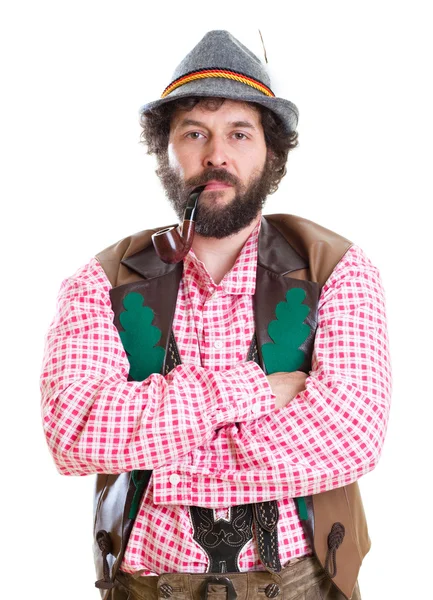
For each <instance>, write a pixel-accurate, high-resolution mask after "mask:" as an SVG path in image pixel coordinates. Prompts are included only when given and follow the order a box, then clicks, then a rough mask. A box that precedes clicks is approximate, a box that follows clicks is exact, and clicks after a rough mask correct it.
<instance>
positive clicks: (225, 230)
mask: <svg viewBox="0 0 433 600" xmlns="http://www.w3.org/2000/svg"><path fill="white" fill-rule="evenodd" d="M272 168H273V164H272V161H271V160H270V158H269V156H268V157H267V159H266V162H265V165H264V167H263V170H262V172H259V173H258V174H257V173H255V174H253V176H252V177H251V179H250V181H249V182H248V184H247V185H246V186H244V185H242V184H241V182H240V181H239V179H238V178H237V177H236V176H235V175H233V174H231V173H229V172H228V171H226V170H225V169H223V168H220V169H208V170H206V171H204V172H203V173H201V175H198V176H196V177H191V178H190V179H188V180H186V181H184V180H183V179H182V178H181V176H180V175H179V174H178V173H177V171H175V170H174V169H173V168H172V167H170V165H169V164H168V157H167V155H165V156H163V157H160V158H159V161H158V169H157V171H156V173H157V175H158V177H159V178H160V180H161V183H162V185H163V187H164V190H165V194H166V196H167V198H168V199H169V201H170V203H171V205H172V206H173V208H174V210H175V212H176V214H177V216H178V218H179V221H182V220H183V213H184V212H185V207H186V204H187V202H188V198H189V195H190V194H191V192H192V191H193V189H194V188H195V187H197V186H200V185H204V184H206V183H208V182H209V181H220V182H222V183H227V184H230V185H232V186H233V188H234V190H235V196H234V198H233V199H232V200H231V201H230V202H229V203H228V204H226V205H224V206H219V204H218V202H215V201H212V200H217V198H218V196H219V195H220V194H221V193H225V192H221V191H219V190H209V191H207V192H206V194H207V195H208V198H207V200H208V202H206V204H205V203H204V202H202V203H200V200H199V204H198V211H197V219H196V226H195V231H196V233H198V234H199V235H202V236H203V237H212V238H218V239H221V238H225V237H228V236H230V235H234V234H235V233H238V232H239V231H241V230H242V229H244V228H245V227H247V226H248V225H250V223H252V222H253V220H254V219H255V218H256V217H257V216H258V214H259V212H260V211H261V209H262V208H263V205H264V203H265V201H266V197H267V196H268V194H269V193H270V189H271V186H272V179H273V173H272Z"/></svg>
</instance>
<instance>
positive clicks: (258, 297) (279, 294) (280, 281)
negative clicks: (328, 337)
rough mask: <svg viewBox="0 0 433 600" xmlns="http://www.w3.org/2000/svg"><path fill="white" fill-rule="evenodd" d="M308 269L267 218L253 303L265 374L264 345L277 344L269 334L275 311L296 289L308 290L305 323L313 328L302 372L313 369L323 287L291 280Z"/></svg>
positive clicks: (302, 346) (308, 340) (304, 350)
mask: <svg viewBox="0 0 433 600" xmlns="http://www.w3.org/2000/svg"><path fill="white" fill-rule="evenodd" d="M308 267H309V265H308V261H307V260H306V259H304V258H303V257H301V256H300V255H299V254H298V253H297V252H296V251H295V250H294V249H293V248H292V247H291V246H290V245H289V244H288V242H287V241H286V240H285V239H284V237H283V236H282V235H281V234H280V233H279V231H278V230H277V229H276V228H275V227H274V226H273V225H271V224H270V223H269V222H268V221H267V220H266V218H263V219H262V223H261V228H260V235H259V248H258V264H257V277H256V291H255V294H254V300H253V301H254V318H255V325H256V335H257V346H258V352H259V358H260V364H261V366H262V368H263V370H264V371H265V373H268V371H267V370H266V365H265V364H264V360H263V354H262V347H263V345H264V344H269V343H273V340H272V339H271V337H270V335H269V324H270V323H271V321H275V319H276V318H277V317H276V314H275V310H276V307H277V305H278V303H279V302H284V301H285V300H286V294H287V292H288V291H289V290H293V289H295V288H298V289H302V290H304V291H305V293H306V297H305V300H304V302H303V304H305V305H307V306H308V307H309V309H310V310H309V313H308V316H307V318H306V320H305V323H306V324H307V325H308V326H309V328H310V333H309V335H308V337H307V339H306V340H305V342H303V344H302V345H301V346H300V350H302V351H303V352H304V354H305V359H304V362H303V363H302V365H301V366H300V367H299V369H300V370H303V371H308V370H309V369H310V367H311V354H312V351H313V343H314V333H315V330H316V327H317V303H318V299H319V293H320V287H319V284H318V283H316V282H314V281H307V280H304V279H295V278H293V277H290V274H291V273H294V272H295V271H301V270H306V269H308Z"/></svg>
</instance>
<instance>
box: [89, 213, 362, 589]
mask: <svg viewBox="0 0 433 600" xmlns="http://www.w3.org/2000/svg"><path fill="white" fill-rule="evenodd" d="M159 229H161V228H157V229H154V230H147V231H142V232H140V233H138V234H135V235H133V236H131V237H128V238H125V239H124V240H121V241H120V242H118V243H117V244H114V245H113V246H110V247H109V248H107V249H106V250H104V251H103V252H101V253H100V254H98V255H97V259H98V260H99V262H100V264H101V266H102V267H103V269H104V271H105V273H106V275H107V277H108V279H109V280H110V282H111V284H112V286H113V288H112V290H111V294H110V295H111V300H112V304H113V309H114V312H115V323H116V325H117V326H119V323H118V322H116V321H117V319H118V313H119V304H120V303H121V301H122V299H123V298H124V297H125V295H126V293H129V292H131V291H139V292H140V293H143V295H144V296H145V297H146V299H147V303H148V304H149V305H150V306H157V307H158V310H157V311H156V312H155V321H156V323H155V324H156V325H157V326H158V328H159V329H160V330H161V332H162V337H161V340H160V341H159V345H160V346H162V347H163V348H165V352H166V356H167V351H168V348H169V344H170V332H171V323H172V320H173V315H174V310H175V306H176V299H177V291H178V286H179V282H180V279H181V276H182V263H179V264H177V265H167V264H164V263H162V262H161V261H160V260H159V258H158V257H157V256H156V254H155V252H154V250H153V247H152V244H151V236H152V234H153V233H154V232H155V231H158V230H159ZM350 246H351V243H350V242H349V241H348V240H346V239H344V238H342V237H340V236H339V235H337V234H335V233H333V232H331V231H329V230H328V229H325V228H323V227H321V226H319V225H316V224H315V223H312V222H311V221H308V220H306V219H302V218H300V217H295V216H292V215H267V216H266V217H264V219H263V220H262V226H261V230H260V236H259V253H258V266H257V285H256V293H255V296H254V313H255V323H256V335H257V341H258V347H259V348H261V346H262V344H263V343H267V342H269V341H270V338H269V335H268V332H267V327H268V324H269V322H270V321H271V320H272V319H274V318H275V316H274V309H275V306H276V304H277V302H278V301H279V300H281V299H282V298H284V296H285V293H286V291H287V290H288V289H290V288H292V287H294V286H299V285H301V286H302V287H303V288H304V290H305V291H306V293H307V297H308V296H311V298H312V300H311V303H314V302H316V304H317V298H318V294H319V293H320V289H321V287H322V286H323V285H324V283H325V282H326V280H327V279H328V277H329V276H330V274H331V273H332V271H333V269H334V267H335V266H336V264H337V263H338V262H339V260H340V259H341V258H342V256H343V255H344V254H345V253H346V251H347V250H348V248H349V247H350ZM314 299H315V300H314ZM313 342H314V334H313V335H312V336H311V337H310V338H309V339H307V341H306V346H307V348H306V352H307V353H308V352H309V353H310V354H311V350H312V345H313ZM162 372H163V373H165V372H166V364H165V360H164V365H163V370H162ZM130 483H131V473H121V474H118V475H110V474H108V475H98V476H97V481H96V491H95V506H94V508H95V518H94V533H95V536H96V534H97V532H100V531H101V530H103V531H107V532H108V533H109V535H110V538H111V544H112V545H111V547H110V549H109V550H110V551H109V553H108V554H107V550H106V551H105V555H106V564H105V573H104V569H103V561H102V555H101V545H100V544H99V545H98V543H97V542H96V539H95V543H94V556H95V565H96V571H97V575H98V578H103V577H104V576H105V578H106V579H107V578H108V577H107V571H108V569H107V567H108V568H109V571H110V572H109V578H110V579H111V580H112V579H114V575H115V573H116V571H117V569H118V568H119V566H120V563H121V561H122V558H123V553H124V551H125V548H126V544H127V542H128V538H129V534H130V532H131V529H132V525H133V520H131V519H129V518H128V514H129V509H130V506H131V502H132V496H133V493H134V486H133V485H130ZM305 500H306V507H307V512H308V520H304V521H303V525H304V527H305V530H306V533H307V536H308V539H309V541H310V543H311V545H312V548H313V550H314V553H315V554H316V556H317V558H318V560H319V561H320V563H321V565H322V566H325V561H326V556H327V553H328V549H329V548H328V536H329V534H330V532H331V529H332V527H333V525H334V524H336V523H341V524H343V526H344V528H345V535H344V538H343V541H342V543H341V545H340V546H339V548H338V550H337V562H338V569H337V572H336V574H335V576H334V577H333V578H332V581H333V583H334V584H335V585H336V586H337V587H338V588H339V590H340V591H341V592H342V593H343V594H344V595H345V596H346V597H347V598H351V596H352V593H353V589H354V586H355V583H356V580H357V578H358V572H359V569H360V566H361V563H362V559H363V558H364V556H365V555H366V554H367V552H368V550H369V548H370V540H369V537H368V531H367V525H366V521H365V515H364V510H363V507H362V501H361V497H360V494H359V489H358V484H357V483H353V484H351V485H348V486H345V487H341V488H338V489H334V490H330V491H328V492H324V493H321V494H316V495H313V496H310V497H308V498H306V499H305ZM107 563H108V564H107ZM110 593H111V592H110V590H109V589H107V590H101V595H102V598H104V600H109V598H110Z"/></svg>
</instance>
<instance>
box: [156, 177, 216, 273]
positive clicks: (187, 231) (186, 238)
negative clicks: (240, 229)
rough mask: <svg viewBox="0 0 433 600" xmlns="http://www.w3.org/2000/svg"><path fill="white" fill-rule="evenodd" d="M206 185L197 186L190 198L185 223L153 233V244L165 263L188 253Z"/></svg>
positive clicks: (180, 258) (175, 261) (176, 259)
mask: <svg viewBox="0 0 433 600" xmlns="http://www.w3.org/2000/svg"><path fill="white" fill-rule="evenodd" d="M205 187H206V186H205V185H202V186H200V187H196V188H195V189H194V190H193V191H192V192H191V194H190V196H189V198H188V204H187V205H186V208H185V212H184V214H183V223H182V225H178V226H177V227H176V226H174V227H166V228H165V229H161V231H157V232H156V233H154V234H153V235H152V242H153V246H154V248H155V250H156V253H157V255H158V256H159V258H160V259H161V260H162V261H164V262H165V263H170V264H174V263H178V262H180V261H181V260H183V259H184V258H185V256H186V255H187V254H188V252H189V250H190V248H191V246H192V241H193V239H194V232H195V218H196V212H197V203H198V199H199V197H200V194H201V193H202V191H203V190H204V188H205Z"/></svg>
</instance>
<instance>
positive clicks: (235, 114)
mask: <svg viewBox="0 0 433 600" xmlns="http://www.w3.org/2000/svg"><path fill="white" fill-rule="evenodd" d="M216 100H217V101H218V100H219V99H216ZM184 119H193V120H197V121H201V122H204V123H207V122H209V123H213V122H218V123H222V124H224V123H227V124H231V123H234V122H236V121H249V122H250V123H251V124H252V125H254V126H255V127H257V128H258V129H260V128H261V116H260V112H259V110H258V108H257V107H256V106H254V105H253V104H250V103H248V102H238V101H235V100H224V102H223V103H222V104H221V105H220V106H218V104H216V106H215V105H213V106H212V103H206V102H199V103H198V104H196V105H195V106H194V108H192V109H189V110H187V109H182V108H178V109H177V110H176V111H175V112H174V113H173V116H172V118H171V124H170V129H173V128H174V127H176V126H177V125H179V124H181V123H182V121H183V120H184Z"/></svg>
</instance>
